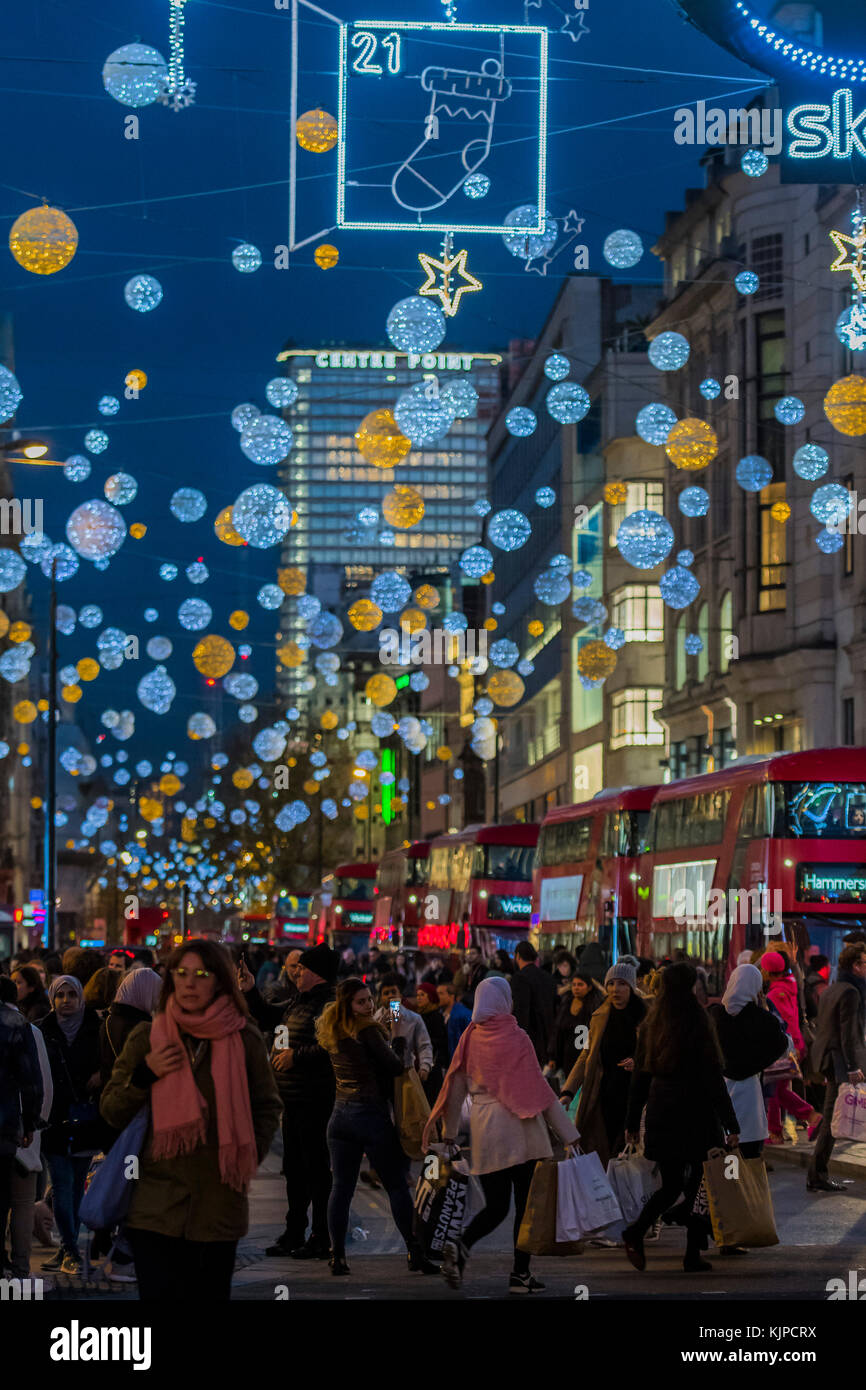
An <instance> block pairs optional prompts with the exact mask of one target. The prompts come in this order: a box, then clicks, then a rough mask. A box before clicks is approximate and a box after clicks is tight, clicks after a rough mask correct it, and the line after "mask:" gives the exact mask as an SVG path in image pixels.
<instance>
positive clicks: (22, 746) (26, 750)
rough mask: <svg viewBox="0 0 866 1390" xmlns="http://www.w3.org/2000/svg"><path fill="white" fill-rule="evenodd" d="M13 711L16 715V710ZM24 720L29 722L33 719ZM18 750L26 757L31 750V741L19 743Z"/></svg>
mask: <svg viewBox="0 0 866 1390" xmlns="http://www.w3.org/2000/svg"><path fill="white" fill-rule="evenodd" d="M25 703H26V701H25ZM12 713H13V715H14V713H15V711H14V710H13V711H12ZM24 722H27V723H29V722H31V721H29V720H27V721H24ZM16 751H17V752H18V753H20V754H21V757H22V758H26V757H27V754H28V753H29V752H30V744H29V743H19V745H18V748H17V750H16Z"/></svg>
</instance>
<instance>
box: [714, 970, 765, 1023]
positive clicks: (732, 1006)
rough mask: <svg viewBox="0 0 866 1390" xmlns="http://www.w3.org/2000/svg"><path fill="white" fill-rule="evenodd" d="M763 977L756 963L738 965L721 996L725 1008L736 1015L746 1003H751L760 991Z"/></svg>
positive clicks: (733, 1015)
mask: <svg viewBox="0 0 866 1390" xmlns="http://www.w3.org/2000/svg"><path fill="white" fill-rule="evenodd" d="M763 984H764V977H763V975H762V974H761V972H760V970H759V969H758V967H757V966H756V965H738V966H737V968H736V970H734V971H733V972H732V974H731V978H730V979H729V980H728V987H727V989H726V990H725V992H724V994H723V996H722V1005H723V1006H724V1008H725V1010H726V1011H727V1012H728V1013H729V1014H731V1015H732V1017H736V1015H737V1014H738V1013H741V1012H742V1010H743V1009H744V1008H745V1007H746V1005H747V1004H753V1003H754V1002H755V1000H756V999H757V998H758V995H759V994H760V993H761V990H762V988H763Z"/></svg>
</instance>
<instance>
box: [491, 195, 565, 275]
mask: <svg viewBox="0 0 866 1390" xmlns="http://www.w3.org/2000/svg"><path fill="white" fill-rule="evenodd" d="M539 221H540V219H539V216H538V208H537V207H536V205H535V204H534V203H524V204H523V206H522V207H519V208H512V210H511V212H509V213H508V215H507V217H506V218H505V226H506V227H513V228H514V230H513V231H511V232H505V233H503V237H502V240H503V241H504V242H505V247H506V250H508V251H510V252H511V254H512V256H517V257H519V259H520V260H522V261H531V260H534V259H535V257H536V256H544V255H545V254H546V253H547V252H548V251H552V250H553V248H554V246H555V245H556V238H557V237H558V235H559V227H558V225H557V222H556V219H555V218H554V217H551V216H550V215H549V214H548V215H546V216H545V218H544V230H543V231H541V232H537V231H533V232H530V231H528V230H527V228H529V227H537V226H538V225H539Z"/></svg>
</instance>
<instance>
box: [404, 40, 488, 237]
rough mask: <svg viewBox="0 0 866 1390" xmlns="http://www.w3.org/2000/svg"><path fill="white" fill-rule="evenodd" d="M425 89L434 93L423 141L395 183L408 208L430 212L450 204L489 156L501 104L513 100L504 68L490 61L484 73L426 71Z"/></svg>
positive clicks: (450, 70) (428, 69) (425, 123)
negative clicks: (504, 74)
mask: <svg viewBox="0 0 866 1390" xmlns="http://www.w3.org/2000/svg"><path fill="white" fill-rule="evenodd" d="M421 86H422V87H423V88H424V90H425V91H427V92H430V111H429V113H428V115H427V117H426V120H425V122H424V138H423V140H422V141H421V143H420V144H419V145H417V146H416V148H415V149H414V150H413V151H412V153H411V154H410V155H409V157H408V159H406V160H404V161H403V163H402V164H401V165H400V168H399V169H398V170H397V172H396V174H395V175H394V177H393V179H392V180H391V192H392V193H393V194H394V197H395V199H396V200H397V202H398V203H399V204H400V206H401V207H403V208H408V209H409V210H410V211H412V212H430V211H431V210H432V209H433V208H439V207H442V206H443V204H444V203H447V202H448V200H449V198H451V197H452V196H453V195H454V194H455V193H456V192H457V190H458V189H459V188H460V187H461V186H462V184H463V183H464V181H465V180H466V179H467V178H468V177H469V175H470V174H473V173H474V172H475V170H476V169H479V168H480V167H481V165H482V164H483V163H484V161H485V159H486V158H487V156H488V155H489V153H490V142H491V140H492V139H493V121H494V117H495V115H496V105H497V102H500V101H507V100H508V98H509V97H510V96H511V83H510V82H509V81H508V79H507V78H505V77H503V76H502V64H501V63H500V62H499V60H498V59H496V58H487V59H485V61H484V62H483V63H482V64H481V71H480V72H463V71H461V70H460V69H458V68H425V69H424V71H423V72H422V74H421Z"/></svg>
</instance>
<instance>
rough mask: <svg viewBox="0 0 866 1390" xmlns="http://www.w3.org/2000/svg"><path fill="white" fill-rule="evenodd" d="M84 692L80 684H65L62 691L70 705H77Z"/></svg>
mask: <svg viewBox="0 0 866 1390" xmlns="http://www.w3.org/2000/svg"><path fill="white" fill-rule="evenodd" d="M83 693H84V692H83V691H82V689H81V686H80V685H64V687H63V689H62V690H61V692H60V694H61V695H62V696H63V698H64V700H65V701H66V703H67V704H68V705H77V704H78V701H79V700H80V699H81V696H82V694H83Z"/></svg>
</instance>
